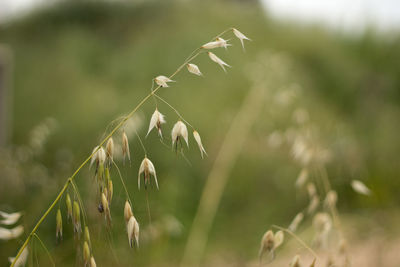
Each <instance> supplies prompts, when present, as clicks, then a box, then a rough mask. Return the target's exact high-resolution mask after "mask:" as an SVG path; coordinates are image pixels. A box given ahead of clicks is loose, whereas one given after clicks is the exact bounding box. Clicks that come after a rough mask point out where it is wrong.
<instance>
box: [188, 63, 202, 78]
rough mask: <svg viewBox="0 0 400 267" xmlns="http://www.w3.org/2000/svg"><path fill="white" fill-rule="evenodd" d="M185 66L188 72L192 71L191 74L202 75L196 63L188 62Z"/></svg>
mask: <svg viewBox="0 0 400 267" xmlns="http://www.w3.org/2000/svg"><path fill="white" fill-rule="evenodd" d="M186 67H187V69H188V71H189V72H190V73H193V74H195V75H198V76H202V75H203V74H202V73H201V71H200V69H199V67H198V66H197V65H195V64H192V63H189V64H187V65H186Z"/></svg>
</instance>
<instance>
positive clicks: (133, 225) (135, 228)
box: [126, 216, 139, 247]
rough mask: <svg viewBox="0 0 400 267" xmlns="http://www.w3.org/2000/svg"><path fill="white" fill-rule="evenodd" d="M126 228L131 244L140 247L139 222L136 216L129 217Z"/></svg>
mask: <svg viewBox="0 0 400 267" xmlns="http://www.w3.org/2000/svg"><path fill="white" fill-rule="evenodd" d="M126 229H127V232H128V240H129V246H131V247H133V246H137V247H139V223H138V222H137V221H136V219H135V217H134V216H131V217H130V218H129V221H128V223H127V225H126Z"/></svg>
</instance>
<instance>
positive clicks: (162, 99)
mask: <svg viewBox="0 0 400 267" xmlns="http://www.w3.org/2000/svg"><path fill="white" fill-rule="evenodd" d="M154 96H155V97H156V98H158V99H160V100H161V101H162V102H164V103H165V104H166V105H167V106H168V107H170V108H171V109H172V110H173V111H174V112H175V113H176V115H178V117H179V118H180V119H181V120H183V121H184V122H186V124H187V125H189V126H190V127H192V129H193V130H194V127H193V126H192V125H191V124H190V123H189V122H188V121H187V120H185V119H184V118H183V117H182V115H181V114H180V113H179V112H178V110H177V109H176V108H174V107H173V106H172V105H171V104H170V103H168V102H167V100H165V99H164V98H162V97H161V96H159V95H157V94H154Z"/></svg>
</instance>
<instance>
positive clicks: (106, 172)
mask: <svg viewBox="0 0 400 267" xmlns="http://www.w3.org/2000/svg"><path fill="white" fill-rule="evenodd" d="M227 35H233V36H234V37H236V38H237V39H239V41H240V43H241V45H242V47H243V49H244V40H250V39H249V38H247V37H246V36H245V35H244V34H243V33H241V32H240V31H238V30H237V29H235V28H229V29H227V30H225V31H223V32H222V33H220V34H218V35H217V36H216V37H214V38H213V39H212V40H211V41H210V42H208V43H206V44H204V45H202V46H200V47H198V48H197V49H195V50H194V51H193V52H192V53H191V54H190V55H189V56H188V57H187V58H186V60H185V61H184V62H183V63H182V64H181V65H180V66H179V67H178V68H177V69H176V70H175V71H174V72H173V73H172V74H171V75H169V76H164V75H159V76H157V77H155V78H154V79H153V80H152V86H151V88H150V93H149V94H148V95H147V96H146V97H144V98H143V99H142V100H141V101H140V102H139V103H138V104H137V105H136V106H135V107H134V108H133V109H132V110H131V111H130V112H129V113H128V114H127V115H125V116H123V117H122V118H119V119H117V120H116V122H117V124H116V126H115V127H114V128H113V129H112V130H110V131H109V132H108V134H107V135H106V137H105V138H104V139H103V140H102V141H101V142H100V143H99V144H98V145H97V146H96V147H95V148H94V149H93V151H92V153H91V154H90V155H89V156H88V157H87V158H86V159H85V160H84V161H83V162H82V163H81V164H80V165H79V167H78V168H77V169H76V170H75V171H74V172H73V174H72V175H71V176H70V177H69V178H68V179H67V180H66V182H65V184H64V186H63V187H62V189H61V190H60V192H59V193H58V195H57V197H56V198H55V200H54V201H53V202H52V204H51V205H50V206H49V207H48V208H47V210H46V211H45V212H44V214H43V215H42V217H41V218H40V219H39V221H38V222H37V223H36V225H35V226H34V227H33V229H32V230H31V232H30V234H29V235H28V236H27V238H26V240H25V241H24V243H23V244H22V246H21V247H20V249H19V250H18V253H17V255H16V257H15V258H12V260H11V266H19V265H21V264H23V263H24V261H26V257H27V256H26V254H27V249H28V247H31V246H29V245H30V243H31V242H32V240H33V239H34V238H36V239H37V240H39V242H40V244H41V245H42V246H43V247H44V248H45V250H46V251H47V252H48V250H47V248H46V246H45V244H44V243H43V242H42V241H41V239H40V237H39V235H38V229H39V227H40V225H41V224H42V223H43V221H44V220H46V218H47V217H48V216H49V215H51V214H52V213H54V216H55V217H56V225H55V228H56V229H55V230H56V238H57V240H58V242H61V241H62V238H63V230H64V228H65V227H64V226H65V224H63V217H66V219H67V220H68V221H71V222H72V226H73V231H74V235H75V239H76V240H77V242H76V243H77V244H78V245H79V247H81V248H82V252H81V255H82V259H81V261H82V262H83V263H84V266H91V267H94V266H96V262H95V257H94V253H93V248H92V242H91V239H90V229H89V228H90V225H89V221H88V218H87V215H86V211H85V206H84V203H83V198H82V197H81V195H80V193H79V188H78V186H77V185H76V183H75V179H76V177H77V176H78V174H79V173H80V172H81V170H82V169H83V168H84V167H89V168H90V169H91V171H92V172H93V175H94V178H95V181H96V186H97V201H98V210H99V212H101V213H102V214H103V215H104V224H105V227H107V228H110V227H111V226H112V214H111V210H110V204H111V202H112V198H113V183H114V181H113V179H112V178H111V177H112V175H111V172H114V174H116V176H118V177H119V182H121V184H122V187H123V189H124V193H125V198H126V201H125V205H124V207H121V210H123V212H124V219H125V226H126V232H127V235H128V243H129V246H131V247H138V246H139V243H140V242H139V241H140V237H139V233H140V226H139V222H138V220H137V218H136V217H135V216H134V212H133V210H134V209H133V207H134V205H133V203H132V201H131V198H130V195H129V191H128V190H127V187H126V183H125V181H124V178H123V177H122V174H121V171H120V166H119V165H120V163H117V162H116V161H114V153H115V151H114V150H115V147H116V146H115V143H114V137H115V135H117V134H118V135H120V136H121V138H120V140H121V145H120V146H121V148H122V151H121V152H122V155H123V162H122V165H127V164H126V163H127V162H130V161H131V160H133V159H132V157H131V153H130V148H129V139H128V136H127V134H126V133H125V131H124V126H126V123H127V121H128V120H129V119H130V118H131V117H132V116H133V115H134V114H136V113H137V111H138V110H140V109H141V108H142V106H143V105H144V104H145V103H146V102H148V101H149V100H150V99H154V100H155V101H154V103H155V111H154V113H153V114H152V116H151V119H150V123H149V128H148V130H147V133H146V135H145V136H147V135H149V134H151V133H152V131H153V130H154V129H155V130H156V131H157V134H158V135H159V137H160V139H161V140H163V132H162V128H163V127H164V124H166V120H165V117H164V115H163V114H162V112H161V110H160V109H159V107H158V105H157V103H158V101H161V102H163V103H165V104H166V106H167V107H169V108H171V109H172V110H173V111H174V112H175V113H176V115H177V122H176V123H175V124H174V126H173V128H172V131H171V139H172V144H171V145H172V149H173V150H175V152H176V153H177V154H183V149H184V147H188V146H189V132H188V127H189V128H190V129H191V130H192V133H193V139H194V140H195V142H196V144H197V146H198V148H199V150H200V155H201V157H204V156H205V155H207V153H206V150H205V148H204V146H203V144H202V140H201V137H200V134H199V131H198V130H197V129H195V128H194V127H193V126H192V124H190V123H189V122H188V121H187V120H185V119H184V118H183V116H182V115H181V114H180V113H179V112H178V111H177V109H175V108H174V107H173V105H172V104H170V103H169V102H167V101H166V100H165V99H163V98H162V97H161V96H160V95H159V94H158V93H159V91H161V90H163V89H165V88H168V87H170V86H172V85H173V82H174V80H173V78H174V77H175V76H176V75H177V74H178V73H179V72H181V71H183V70H187V71H188V72H189V74H193V75H196V76H202V75H203V74H202V72H201V71H200V68H199V67H198V66H197V65H196V64H195V63H194V60H195V59H196V58H197V57H199V56H201V55H206V56H208V57H209V58H210V60H211V61H213V62H215V63H217V64H218V65H219V66H220V67H221V68H222V70H223V71H225V72H226V67H230V65H228V64H227V63H226V62H224V61H223V60H222V59H220V58H219V57H218V56H217V55H216V54H215V53H213V52H211V51H210V50H216V49H217V48H225V49H227V48H228V47H229V46H231V44H230V43H229V42H228V40H225V39H224V37H225V36H227ZM136 135H137V137H138V139H137V140H138V141H139V143H140V146H141V147H142V148H143V153H144V155H143V160H142V161H141V164H140V167H139V170H138V187H139V189H141V188H142V189H143V187H144V190H145V191H146V196H147V190H148V188H149V186H151V185H154V186H155V187H156V188H157V189H159V183H158V176H157V172H156V167H155V166H156V165H155V164H154V163H153V162H152V160H151V157H150V154H149V153H148V151H147V149H146V148H145V146H144V144H143V142H142V138H141V137H140V135H139V133H137V132H136ZM145 136H144V137H145ZM115 139H116V138H115ZM136 154H137V153H136ZM88 165H89V166H88ZM61 201H63V202H64V203H65V204H63V205H61ZM147 205H148V202H147ZM148 210H149V208H148ZM149 221H150V211H149ZM48 255H49V257H50V260H51V262H52V264H53V265H55V262H54V260H53V259H52V256H51V255H50V253H48Z"/></svg>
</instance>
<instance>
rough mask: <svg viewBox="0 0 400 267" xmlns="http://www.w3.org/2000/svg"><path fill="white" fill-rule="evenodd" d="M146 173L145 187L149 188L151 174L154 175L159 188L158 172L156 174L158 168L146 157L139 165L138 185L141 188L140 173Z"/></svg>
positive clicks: (144, 177)
mask: <svg viewBox="0 0 400 267" xmlns="http://www.w3.org/2000/svg"><path fill="white" fill-rule="evenodd" d="M142 173H143V174H144V176H143V179H144V187H145V189H146V188H147V185H148V184H150V175H153V177H154V181H155V183H156V187H157V189H159V188H158V181H157V174H156V169H155V168H154V165H153V163H152V162H151V161H150V160H149V159H148V158H147V157H145V158H144V159H143V161H142V163H141V164H140V167H139V174H138V187H139V189H140V175H141V174H142Z"/></svg>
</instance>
